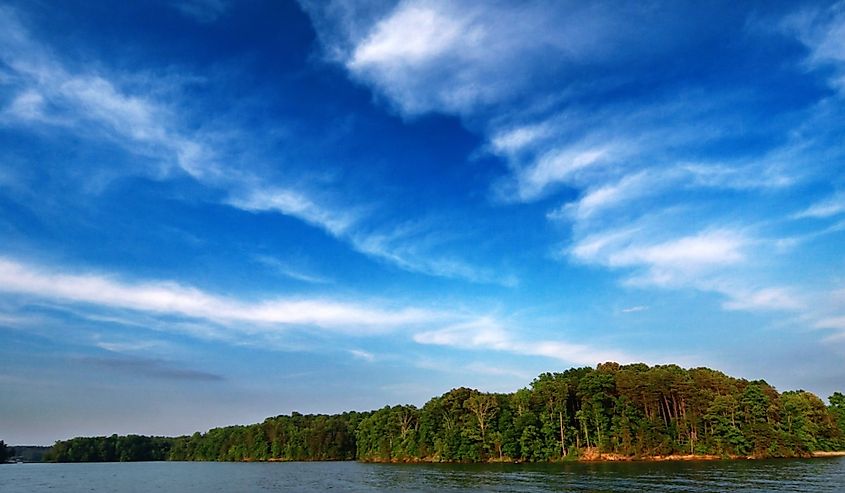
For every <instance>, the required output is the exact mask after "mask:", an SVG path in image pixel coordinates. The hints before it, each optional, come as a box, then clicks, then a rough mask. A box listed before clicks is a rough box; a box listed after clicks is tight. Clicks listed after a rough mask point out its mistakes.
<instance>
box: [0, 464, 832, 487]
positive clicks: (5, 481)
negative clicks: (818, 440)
mask: <svg viewBox="0 0 845 493" xmlns="http://www.w3.org/2000/svg"><path fill="white" fill-rule="evenodd" d="M329 490H331V491H351V492H373V491H436V492H443V493H445V492H487V491H501V492H505V491H525V492H548V491H572V492H587V491H589V492H602V491H613V492H617V491H618V492H626V491H630V492H642V491H669V492H705V491H706V492H711V491H726V492H728V491H743V492H748V491H758V492H782V491H792V492H804V493H813V492H842V491H845V458H824V459H822V458H819V459H808V460H767V461H724V462H654V463H601V464H577V463H576V464H523V465H513V464H495V465H491V464H483V465H481V464H479V465H447V464H430V465H428V464H426V465H411V464H407V465H405V464H359V463H355V462H308V463H303V462H298V463H296V462H294V463H270V464H262V463H249V464H231V463H215V462H144V463H111V464H22V465H4V466H0V492H3V493H16V492H32V491H61V492H77V491H109V492H116V493H130V492H146V491H173V492H177V491H178V492H227V493H228V492H233V491H298V492H324V491H329Z"/></svg>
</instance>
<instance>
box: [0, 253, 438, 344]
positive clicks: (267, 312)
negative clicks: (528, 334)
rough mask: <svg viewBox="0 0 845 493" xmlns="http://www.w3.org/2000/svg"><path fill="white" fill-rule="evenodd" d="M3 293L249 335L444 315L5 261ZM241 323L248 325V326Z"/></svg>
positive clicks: (390, 326) (369, 328)
mask: <svg viewBox="0 0 845 493" xmlns="http://www.w3.org/2000/svg"><path fill="white" fill-rule="evenodd" d="M0 291H3V292H7V293H14V294H21V295H27V296H32V297H35V298H40V299H47V300H52V301H54V302H57V303H71V304H79V303H82V304H90V305H96V306H100V307H106V308H116V309H127V310H134V311H140V312H146V313H150V314H159V315H179V316H184V317H190V318H194V319H202V320H208V321H211V322H214V323H219V324H223V325H226V326H229V327H232V328H236V330H241V331H247V332H249V331H256V332H262V331H276V330H280V329H283V328H284V327H286V326H305V327H315V328H320V329H325V330H329V331H336V332H342V333H349V334H357V335H361V334H371V333H381V332H387V331H390V330H394V329H396V328H399V327H404V326H409V325H416V324H420V323H423V322H430V321H433V320H438V319H440V318H441V317H442V314H437V313H435V312H432V311H429V310H423V309H417V308H407V307H400V308H395V309H390V308H383V307H379V306H374V305H370V304H360V303H349V302H344V301H337V300H329V299H284V298H282V299H268V300H263V301H252V302H248V301H243V300H238V299H234V298H230V297H225V296H220V295H215V294H211V293H208V292H205V291H202V290H200V289H197V288H195V287H191V286H185V285H181V284H178V283H174V282H169V281H159V282H134V283H133V282H126V281H121V280H118V279H116V278H115V277H114V276H104V275H97V274H68V273H63V272H55V271H50V270H47V269H43V268H40V267H38V266H33V265H28V264H24V263H20V262H17V261H14V260H11V259H3V258H0ZM240 324H246V327H242V326H241V325H240ZM239 327H241V328H239ZM238 328H239V329H238Z"/></svg>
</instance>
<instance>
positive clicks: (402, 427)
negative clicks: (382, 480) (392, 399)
mask: <svg viewBox="0 0 845 493" xmlns="http://www.w3.org/2000/svg"><path fill="white" fill-rule="evenodd" d="M829 402H830V405H829V406H826V405H825V404H824V402H822V400H821V399H819V398H818V397H816V396H815V395H813V394H812V393H810V392H805V391H801V390H799V391H789V392H783V393H778V392H777V391H776V390H775V389H774V388H773V387H772V386H770V385H769V384H767V383H766V382H765V381H762V380H757V381H747V380H743V379H736V378H732V377H729V376H727V375H725V374H723V373H721V372H718V371H714V370H710V369H708V368H695V369H689V370H687V369H683V368H681V367H679V366H676V365H660V366H654V367H649V366H647V365H644V364H633V365H619V364H617V363H604V364H601V365H598V367H597V368H595V369H593V368H575V369H570V370H567V371H565V372H563V373H544V374H542V375H540V376H539V377H537V378H536V379H535V380H534V381H533V382H532V383H531V385H530V386H529V387H527V388H523V389H520V390H518V391H516V392H514V393H511V394H491V393H483V392H479V391H477V390H473V389H468V388H458V389H453V390H451V391H449V392H447V393H446V394H443V395H442V396H440V397H435V398H433V399H431V400H430V401H428V402H427V403H426V404H425V405H424V406H423V407H422V408H417V407H415V406H411V405H404V406H393V407H390V406H387V407H384V408H382V409H379V410H377V411H371V412H363V413H359V412H348V413H343V414H339V415H302V414H299V413H293V414H292V415H290V416H277V417H274V418H268V419H266V420H265V421H264V422H263V423H259V424H253V425H249V426H229V427H224V428H215V429H212V430H209V431H208V432H207V433H204V434H200V433H195V434H193V435H192V436H183V437H176V438H162V437H142V436H127V437H118V436H116V435H113V436H111V437H95V438H74V439H71V440H67V441H60V442H57V443H56V445H55V446H54V447H53V450H52V454H51V456H50V457H49V459H50V460H55V461H59V462H77V461H131V460H211V461H244V460H258V461H265V460H352V459H358V460H363V461H445V462H477V461H497V460H501V461H523V462H546V461H558V460H565V459H575V458H579V457H585V456H588V457H596V456H600V455H602V454H613V455H616V456H620V457H631V458H636V457H649V456H656V455H674V454H712V455H720V456H725V457H728V456H753V457H796V456H806V455H809V454H811V453H812V452H815V451H829V450H845V395H843V394H841V393H839V392H837V393H835V394H834V395H832V396H831V397H830V399H829Z"/></svg>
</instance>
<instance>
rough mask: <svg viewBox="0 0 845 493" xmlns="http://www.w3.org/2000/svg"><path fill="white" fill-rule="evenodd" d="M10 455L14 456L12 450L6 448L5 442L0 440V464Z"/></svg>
mask: <svg viewBox="0 0 845 493" xmlns="http://www.w3.org/2000/svg"><path fill="white" fill-rule="evenodd" d="M12 455H14V449H10V448H9V447H8V446H6V442H4V441H3V440H0V464H3V463H4V462H6V461H7V460H8V459H9V458H10V457H12Z"/></svg>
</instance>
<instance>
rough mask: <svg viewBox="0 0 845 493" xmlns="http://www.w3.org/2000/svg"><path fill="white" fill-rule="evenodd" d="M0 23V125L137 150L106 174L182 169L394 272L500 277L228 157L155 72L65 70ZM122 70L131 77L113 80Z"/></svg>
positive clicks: (252, 208) (17, 24) (326, 194)
mask: <svg viewBox="0 0 845 493" xmlns="http://www.w3.org/2000/svg"><path fill="white" fill-rule="evenodd" d="M200 4H202V5H200ZM179 5H180V6H181V7H180V8H182V7H184V8H189V10H190V11H191V12H193V11H194V9H195V8H199V7H201V6H202V7H209V6H211V7H215V9H216V8H217V7H220V8H222V7H223V6H224V3H222V2H209V3H208V5H206V3H205V2H185V3H181V4H179ZM212 10H214V9H212ZM217 10H219V9H217ZM0 28H2V29H3V33H2V34H0V47H2V52H3V53H2V54H1V55H0V57H2V60H3V62H4V63H5V64H6V65H7V66H8V67H9V69H10V71H11V73H10V74H9V75H8V81H9V82H10V85H11V87H12V90H13V91H14V92H15V95H14V96H13V97H12V99H11V101H10V102H9V103H8V104H7V105H6V106H4V107H2V108H0V125H6V126H14V127H16V128H27V127H33V126H37V127H44V128H60V129H63V130H65V131H68V132H73V133H75V134H78V135H81V136H83V137H86V138H91V139H100V140H106V141H108V142H110V143H112V144H114V145H117V146H119V147H122V148H123V149H125V150H126V151H127V152H130V153H132V154H133V155H136V156H140V157H144V158H147V160H146V161H144V163H145V165H146V166H147V167H146V168H144V167H143V166H137V165H136V166H134V167H133V168H131V169H128V168H127V169H122V170H117V169H109V173H125V174H130V175H133V174H146V175H148V176H151V177H153V178H156V179H168V178H171V177H173V175H174V174H177V175H178V174H179V173H183V174H186V175H188V176H190V177H191V178H192V179H194V180H195V181H197V182H198V183H200V184H202V185H203V186H205V187H208V188H209V189H212V190H216V191H220V192H222V194H223V198H222V199H221V202H223V203H225V204H227V205H229V206H232V207H235V208H238V209H241V210H244V211H247V212H251V213H278V214H283V215H285V216H289V217H293V218H296V219H298V220H301V221H303V222H305V223H307V224H309V225H311V226H313V227H315V228H318V229H320V230H322V231H324V232H325V233H326V234H328V235H330V236H331V237H333V238H336V239H337V240H339V241H342V242H345V243H347V244H348V245H349V246H350V247H352V248H353V249H354V250H356V251H358V252H359V253H362V254H364V255H367V256H370V257H374V258H376V259H378V260H379V261H385V262H389V263H391V264H393V265H395V266H397V267H399V268H401V269H404V270H408V271H411V272H418V273H423V274H426V275H432V276H442V277H449V278H456V279H465V280H469V281H472V282H494V283H505V284H506V283H507V282H505V281H500V280H499V279H497V278H496V276H492V275H490V274H489V273H486V270H485V269H483V268H481V267H478V266H475V265H473V264H472V263H470V262H468V261H466V260H465V259H462V258H459V257H458V256H457V255H451V256H449V255H446V254H443V253H440V252H438V251H436V250H434V249H433V248H434V247H435V246H436V245H429V246H430V247H431V248H432V249H431V250H425V249H424V248H422V247H421V246H420V245H419V244H418V243H417V244H412V243H410V241H411V239H408V238H406V237H404V236H402V235H398V234H397V233H396V231H399V230H402V226H401V225H397V224H395V223H394V222H390V221H388V222H386V223H376V222H375V221H373V220H371V218H369V217H367V214H366V211H367V210H368V209H371V208H372V207H373V204H371V203H368V201H367V200H363V201H361V202H360V203H359V202H358V200H357V199H354V200H349V199H348V198H347V197H343V196H341V195H340V194H337V193H332V192H331V191H330V190H329V191H323V192H322V193H317V192H316V191H315V190H313V189H311V188H310V187H308V186H307V185H303V183H301V182H302V181H307V180H292V181H291V182H290V183H285V182H280V181H279V180H268V179H264V178H262V177H261V175H260V174H259V173H256V172H253V171H251V170H250V168H249V167H248V166H240V165H239V163H235V164H232V165H230V164H228V161H229V160H231V159H232V155H233V154H237V152H236V151H233V149H232V144H231V143H230V142H228V141H227V140H226V139H225V138H223V137H221V136H219V135H217V134H215V133H213V132H205V131H203V129H202V127H201V126H200V127H199V128H196V126H194V127H190V126H188V125H185V124H184V122H183V121H184V114H185V113H186V112H188V110H187V108H186V107H185V106H186V105H185V104H184V102H183V101H182V97H181V95H180V94H179V93H180V88H179V87H178V85H177V87H174V86H173V84H171V83H168V82H162V81H159V80H158V79H157V78H156V77H155V76H144V77H140V79H142V82H141V83H140V84H139V83H138V79H139V77H138V74H111V75H109V74H106V73H103V72H102V71H98V70H91V71H87V70H85V69H84V68H82V69H79V68H77V69H71V68H68V67H67V64H65V63H62V61H60V60H59V59H57V58H55V57H54V56H53V55H52V53H51V50H50V49H49V47H47V46H44V45H42V44H41V43H39V42H38V41H37V40H34V39H32V38H31V36H30V34H29V32H28V31H27V30H26V28H25V27H24V25H23V24H22V22H21V21H20V19H19V18H18V15H17V13H16V12H15V11H14V10H12V9H11V8H3V9H0ZM122 78H123V79H129V80H130V82H132V83H131V84H130V83H126V84H122V83H121V79H122ZM139 85H140V86H141V87H140V88H139V87H138V86H139ZM124 86H131V87H129V88H127V87H124ZM161 86H166V87H161ZM161 94H166V95H167V97H161V96H160V95H161ZM157 95H158V96H157ZM236 133H237V132H236ZM267 160H269V161H273V160H278V158H267Z"/></svg>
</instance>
